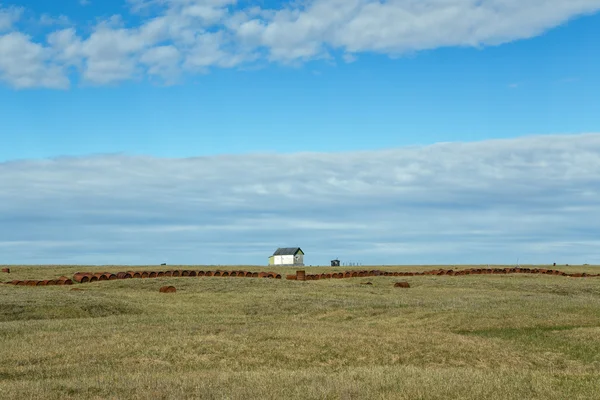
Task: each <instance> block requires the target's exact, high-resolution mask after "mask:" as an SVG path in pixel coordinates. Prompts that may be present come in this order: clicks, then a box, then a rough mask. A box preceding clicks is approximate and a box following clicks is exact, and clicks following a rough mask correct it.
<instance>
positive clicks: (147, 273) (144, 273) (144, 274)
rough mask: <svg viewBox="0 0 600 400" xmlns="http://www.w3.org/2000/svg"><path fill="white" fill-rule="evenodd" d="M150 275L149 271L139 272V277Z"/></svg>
mask: <svg viewBox="0 0 600 400" xmlns="http://www.w3.org/2000/svg"><path fill="white" fill-rule="evenodd" d="M149 277H150V272H148V271H142V272H140V278H144V279H145V278H149Z"/></svg>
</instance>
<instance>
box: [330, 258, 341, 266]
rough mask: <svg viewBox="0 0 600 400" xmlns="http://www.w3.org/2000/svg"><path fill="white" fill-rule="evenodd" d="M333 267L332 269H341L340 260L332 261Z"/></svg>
mask: <svg viewBox="0 0 600 400" xmlns="http://www.w3.org/2000/svg"><path fill="white" fill-rule="evenodd" d="M331 266H332V267H339V266H340V260H338V259H335V260H331Z"/></svg>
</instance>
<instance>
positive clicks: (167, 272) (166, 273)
mask: <svg viewBox="0 0 600 400" xmlns="http://www.w3.org/2000/svg"><path fill="white" fill-rule="evenodd" d="M163 276H173V271H165V272H163Z"/></svg>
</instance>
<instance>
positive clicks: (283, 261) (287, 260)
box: [274, 255, 294, 265]
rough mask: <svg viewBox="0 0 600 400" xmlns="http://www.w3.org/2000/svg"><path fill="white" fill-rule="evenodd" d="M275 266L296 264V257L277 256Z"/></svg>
mask: <svg viewBox="0 0 600 400" xmlns="http://www.w3.org/2000/svg"><path fill="white" fill-rule="evenodd" d="M274 264H275V265H287V264H294V256H293V255H289V256H288V255H286V256H275V260H274Z"/></svg>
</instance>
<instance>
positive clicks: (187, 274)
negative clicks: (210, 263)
mask: <svg viewBox="0 0 600 400" xmlns="http://www.w3.org/2000/svg"><path fill="white" fill-rule="evenodd" d="M181 276H190V271H188V270H187V269H184V270H183V271H181Z"/></svg>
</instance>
